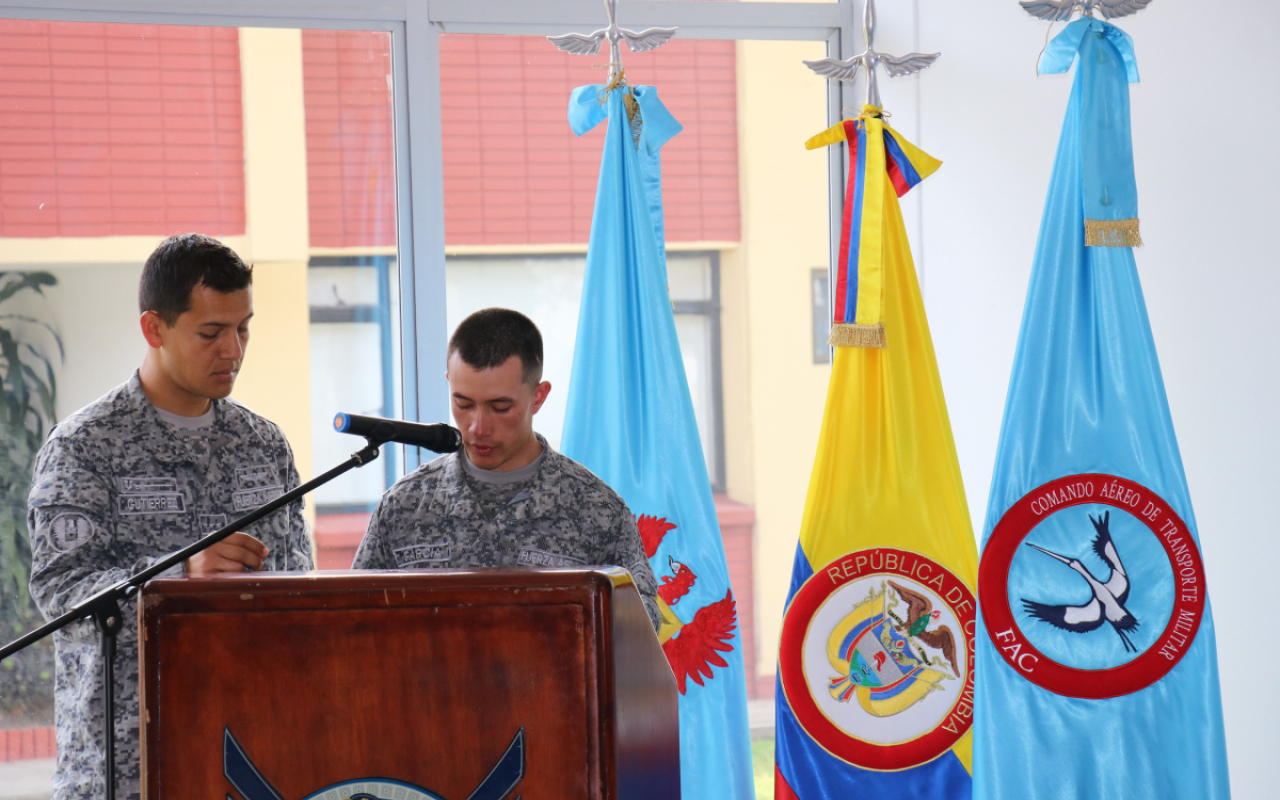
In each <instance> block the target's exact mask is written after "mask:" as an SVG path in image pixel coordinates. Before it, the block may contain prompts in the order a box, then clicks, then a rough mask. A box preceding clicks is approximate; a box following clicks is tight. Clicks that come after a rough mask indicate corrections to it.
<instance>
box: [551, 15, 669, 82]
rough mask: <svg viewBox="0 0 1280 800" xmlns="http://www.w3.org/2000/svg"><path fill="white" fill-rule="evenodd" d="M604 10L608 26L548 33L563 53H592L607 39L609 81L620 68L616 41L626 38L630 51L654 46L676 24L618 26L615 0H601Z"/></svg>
mask: <svg viewBox="0 0 1280 800" xmlns="http://www.w3.org/2000/svg"><path fill="white" fill-rule="evenodd" d="M604 10H605V13H606V14H608V15H609V27H607V28H601V29H600V30H598V31H595V32H593V33H588V34H581V33H566V34H564V35H563V36H548V37H547V39H549V40H550V41H551V43H552V44H554V45H555V46H556V47H559V48H560V49H561V50H563V51H565V52H566V53H573V54H574V55H579V56H593V55H595V54H596V53H598V52H600V45H601V44H603V43H604V41H605V40H606V39H608V40H609V83H610V84H614V83H616V82H617V79H618V75H619V74H621V72H622V51H621V49H620V48H619V44H620V43H621V42H622V40H623V39H626V40H627V48H628V49H630V50H631V52H633V53H643V52H644V51H646V50H655V49H657V48H659V47H661V46H662V45H664V44H666V43H667V41H668V40H670V39H671V37H672V36H674V35H675V33H676V31H677V30H679V29H678V28H645V29H644V30H642V31H638V32H637V31H631V30H627V29H626V28H621V27H619V26H618V0H604Z"/></svg>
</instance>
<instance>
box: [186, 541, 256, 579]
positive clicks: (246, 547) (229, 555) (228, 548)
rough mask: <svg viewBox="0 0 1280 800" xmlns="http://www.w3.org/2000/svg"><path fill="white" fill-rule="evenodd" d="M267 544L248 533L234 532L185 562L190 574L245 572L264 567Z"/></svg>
mask: <svg viewBox="0 0 1280 800" xmlns="http://www.w3.org/2000/svg"><path fill="white" fill-rule="evenodd" d="M267 552H268V551H267V546H266V545H265V544H263V543H262V542H260V541H258V540H257V539H255V538H253V537H252V536H250V535H249V534H247V533H233V534H231V535H230V536H228V537H227V538H225V539H223V540H222V541H220V542H218V543H217V544H215V545H214V546H213V547H210V548H209V549H208V550H205V551H204V552H201V553H196V554H195V555H194V556H192V557H191V558H188V559H187V560H186V562H185V566H186V569H187V574H188V575H212V574H214V573H218V572H245V571H246V570H259V569H262V560H263V559H264V558H266V557H267Z"/></svg>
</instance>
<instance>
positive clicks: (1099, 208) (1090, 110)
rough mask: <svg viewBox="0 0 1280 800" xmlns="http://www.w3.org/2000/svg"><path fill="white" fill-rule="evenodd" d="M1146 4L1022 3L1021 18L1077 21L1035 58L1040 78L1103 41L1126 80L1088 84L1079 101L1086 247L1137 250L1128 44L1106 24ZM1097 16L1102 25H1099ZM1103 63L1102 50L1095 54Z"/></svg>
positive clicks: (1133, 74)
mask: <svg viewBox="0 0 1280 800" xmlns="http://www.w3.org/2000/svg"><path fill="white" fill-rule="evenodd" d="M1150 2H1151V0H1083V2H1081V0H1057V2H1053V1H1052V0H1049V1H1048V2H1046V1H1045V0H1023V1H1022V2H1020V3H1019V5H1021V6H1022V7H1023V9H1025V10H1026V12H1027V13H1028V14H1030V15H1032V16H1033V17H1038V18H1039V19H1047V20H1051V21H1054V22H1056V21H1058V20H1065V19H1070V18H1071V15H1072V14H1073V13H1074V12H1075V11H1077V10H1078V11H1079V12H1080V18H1079V19H1077V20H1076V21H1075V22H1072V23H1071V24H1069V25H1067V27H1066V28H1064V29H1063V31H1062V33H1060V34H1058V35H1057V36H1056V37H1054V39H1053V41H1052V42H1050V43H1049V44H1048V45H1047V46H1046V47H1045V49H1044V52H1042V53H1041V54H1040V60H1039V63H1038V64H1037V65H1036V71H1037V72H1038V73H1039V74H1041V75H1051V74H1059V73H1065V72H1067V71H1069V70H1070V69H1071V65H1072V64H1073V63H1074V62H1075V60H1076V54H1077V53H1079V52H1084V50H1085V49H1086V44H1085V38H1086V36H1088V35H1090V34H1091V35H1093V36H1094V37H1095V38H1098V39H1103V38H1105V39H1106V40H1108V41H1109V42H1110V43H1111V44H1112V45H1113V46H1114V47H1115V50H1116V52H1117V53H1118V55H1119V56H1120V60H1121V61H1122V62H1123V67H1124V77H1125V79H1126V80H1124V81H1118V82H1110V81H1100V82H1095V83H1091V84H1090V86H1089V87H1088V89H1087V91H1085V92H1084V94H1083V95H1082V97H1081V103H1080V107H1079V113H1080V114H1081V123H1082V124H1081V137H1082V141H1081V151H1082V156H1083V160H1084V163H1083V179H1084V197H1083V198H1082V199H1083V201H1084V235H1085V246H1086V247H1141V246H1142V236H1141V234H1140V232H1139V229H1138V183H1137V179H1136V177H1135V175H1134V169H1133V133H1132V131H1131V129H1130V126H1129V87H1128V85H1127V84H1129V83H1137V82H1138V61H1137V58H1136V57H1135V56H1134V53H1133V40H1132V39H1131V38H1129V35H1128V34H1127V33H1125V32H1124V31H1122V30H1120V29H1119V28H1117V27H1115V26H1114V25H1112V24H1111V23H1109V22H1106V21H1105V20H1106V19H1113V18H1115V17H1124V16H1128V15H1130V14H1136V13H1137V12H1139V11H1141V10H1142V9H1144V8H1146V7H1147V5H1148V4H1149V3H1150ZM1095 10H1096V11H1098V12H1099V13H1100V14H1101V16H1102V17H1103V18H1104V19H1098V18H1096V17H1095V16H1094V12H1095ZM1097 52H1098V53H1100V54H1101V55H1100V56H1099V57H1101V58H1106V57H1108V56H1107V55H1106V51H1105V50H1099V51H1097Z"/></svg>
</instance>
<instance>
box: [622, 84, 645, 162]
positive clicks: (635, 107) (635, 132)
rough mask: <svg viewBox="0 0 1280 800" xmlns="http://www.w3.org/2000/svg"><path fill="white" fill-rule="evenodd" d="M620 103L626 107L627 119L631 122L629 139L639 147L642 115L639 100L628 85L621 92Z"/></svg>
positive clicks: (642, 121) (642, 128)
mask: <svg viewBox="0 0 1280 800" xmlns="http://www.w3.org/2000/svg"><path fill="white" fill-rule="evenodd" d="M622 104H623V105H624V106H626V108H627V121H628V122H630V123H631V140H632V141H633V142H635V145H636V149H637V150H639V149H640V136H641V134H642V133H644V117H643V116H642V115H641V114H640V101H639V100H636V96H635V93H634V91H633V90H632V89H631V87H630V86H628V87H627V88H626V89H625V90H624V91H623V93H622Z"/></svg>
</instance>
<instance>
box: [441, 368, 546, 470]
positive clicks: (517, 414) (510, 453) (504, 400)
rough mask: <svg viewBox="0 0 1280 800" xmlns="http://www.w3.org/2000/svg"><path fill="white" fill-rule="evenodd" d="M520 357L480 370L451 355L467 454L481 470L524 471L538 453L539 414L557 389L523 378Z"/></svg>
mask: <svg viewBox="0 0 1280 800" xmlns="http://www.w3.org/2000/svg"><path fill="white" fill-rule="evenodd" d="M522 372H523V366H522V364H521V362H520V357H519V356H512V357H511V358H508V359H507V360H506V361H505V362H504V363H502V364H501V365H499V366H496V367H492V368H490V369H476V368H474V367H472V366H471V365H470V364H468V363H466V362H465V361H463V360H462V357H461V356H459V355H458V354H457V353H454V354H453V355H452V356H450V358H449V371H448V372H447V373H445V377H446V378H448V379H449V394H450V397H451V402H452V405H453V419H454V421H455V422H456V423H457V424H458V429H459V430H461V431H462V445H463V447H465V448H466V449H467V458H469V459H471V463H473V464H475V465H476V466H477V467H480V468H481V469H489V470H498V471H504V470H512V469H519V468H520V467H523V466H525V465H527V464H529V463H532V461H533V459H535V458H537V457H538V453H539V452H540V448H541V445H539V444H538V440H537V439H536V438H535V437H534V435H533V415H534V414H536V413H538V410H539V409H540V408H542V404H543V402H545V401H546V399H547V393H548V392H550V391H551V384H550V383H547V382H546V381H543V382H542V383H540V384H538V385H537V386H536V387H535V386H530V385H529V384H527V383H525V382H524V380H523V379H522V375H521V373H522Z"/></svg>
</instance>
